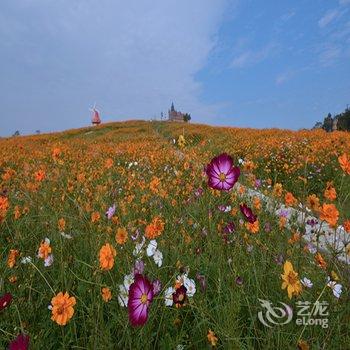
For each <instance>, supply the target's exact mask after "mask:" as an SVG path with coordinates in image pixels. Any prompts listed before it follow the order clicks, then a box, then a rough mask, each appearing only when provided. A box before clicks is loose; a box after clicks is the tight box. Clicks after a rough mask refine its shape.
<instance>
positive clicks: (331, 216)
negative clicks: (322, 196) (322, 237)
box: [320, 203, 339, 226]
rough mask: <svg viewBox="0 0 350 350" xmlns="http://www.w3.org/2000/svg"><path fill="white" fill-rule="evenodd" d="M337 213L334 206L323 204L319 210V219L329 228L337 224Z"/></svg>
mask: <svg viewBox="0 0 350 350" xmlns="http://www.w3.org/2000/svg"><path fill="white" fill-rule="evenodd" d="M338 218H339V211H338V210H337V208H336V207H335V205H334V204H325V203H324V204H323V205H322V208H321V215H320V219H321V220H324V221H326V222H328V223H329V224H330V225H331V226H335V225H336V224H337V221H338Z"/></svg>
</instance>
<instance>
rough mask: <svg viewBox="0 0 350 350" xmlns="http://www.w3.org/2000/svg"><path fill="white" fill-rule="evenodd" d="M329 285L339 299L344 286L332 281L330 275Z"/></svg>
mask: <svg viewBox="0 0 350 350" xmlns="http://www.w3.org/2000/svg"><path fill="white" fill-rule="evenodd" d="M327 286H328V287H329V288H331V289H332V292H333V295H334V296H335V297H336V298H337V299H339V298H340V295H341V293H342V288H343V286H342V285H341V284H339V283H337V282H336V281H331V280H330V278H329V277H328V283H327Z"/></svg>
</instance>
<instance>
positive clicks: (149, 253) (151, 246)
mask: <svg viewBox="0 0 350 350" xmlns="http://www.w3.org/2000/svg"><path fill="white" fill-rule="evenodd" d="M156 250H157V241H156V240H155V239H152V240H151V241H150V242H149V244H148V246H147V250H146V252H147V256H153V255H154V253H155V252H156Z"/></svg>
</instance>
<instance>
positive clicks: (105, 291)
mask: <svg viewBox="0 0 350 350" xmlns="http://www.w3.org/2000/svg"><path fill="white" fill-rule="evenodd" d="M101 296H102V299H103V301H105V302H106V303H108V302H109V301H110V300H111V299H112V293H111V290H110V289H109V288H108V287H104V288H102V289H101Z"/></svg>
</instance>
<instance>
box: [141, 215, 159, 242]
mask: <svg viewBox="0 0 350 350" xmlns="http://www.w3.org/2000/svg"><path fill="white" fill-rule="evenodd" d="M163 230H164V222H163V221H162V219H161V218H160V217H158V216H156V217H155V218H153V220H152V222H151V223H150V224H149V225H147V226H146V230H145V237H146V238H148V239H154V238H156V237H158V236H160V235H161V234H162V232H163Z"/></svg>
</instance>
